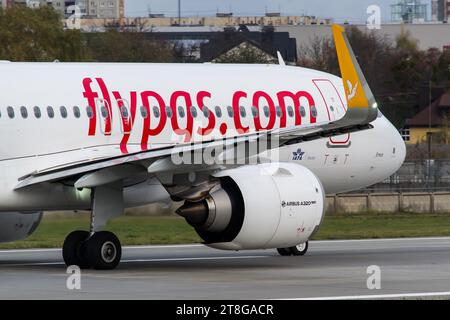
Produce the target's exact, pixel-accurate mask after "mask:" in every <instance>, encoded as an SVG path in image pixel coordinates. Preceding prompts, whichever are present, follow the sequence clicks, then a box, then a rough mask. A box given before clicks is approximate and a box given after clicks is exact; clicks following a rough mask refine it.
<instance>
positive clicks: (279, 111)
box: [276, 106, 283, 118]
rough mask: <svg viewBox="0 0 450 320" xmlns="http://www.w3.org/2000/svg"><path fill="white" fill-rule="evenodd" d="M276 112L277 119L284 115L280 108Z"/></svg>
mask: <svg viewBox="0 0 450 320" xmlns="http://www.w3.org/2000/svg"><path fill="white" fill-rule="evenodd" d="M276 110H277V117H278V118H281V116H282V115H283V113H282V112H281V108H280V107H279V106H278V107H277V109H276Z"/></svg>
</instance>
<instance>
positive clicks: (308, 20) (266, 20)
mask: <svg viewBox="0 0 450 320" xmlns="http://www.w3.org/2000/svg"><path fill="white" fill-rule="evenodd" d="M99 18H101V17H99ZM332 22H333V21H332V20H331V19H319V18H316V17H314V16H281V15H272V14H269V15H267V16H244V17H238V16H236V17H235V16H233V14H231V13H219V14H217V15H216V16H211V17H181V18H178V17H165V16H164V15H162V14H154V13H152V14H149V16H148V17H139V18H124V19H122V20H121V21H119V20H118V19H89V20H87V19H86V20H85V21H82V24H81V25H82V28H83V29H84V30H86V31H90V30H98V29H99V28H102V27H105V26H114V25H116V26H140V27H142V28H144V29H145V28H147V29H151V28H158V27H171V26H173V27H175V26H183V27H219V28H223V27H239V26H240V25H247V26H299V25H331V24H332Z"/></svg>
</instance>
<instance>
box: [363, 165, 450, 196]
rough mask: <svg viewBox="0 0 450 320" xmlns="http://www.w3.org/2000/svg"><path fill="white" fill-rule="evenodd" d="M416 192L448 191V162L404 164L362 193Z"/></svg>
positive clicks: (449, 186)
mask: <svg viewBox="0 0 450 320" xmlns="http://www.w3.org/2000/svg"><path fill="white" fill-rule="evenodd" d="M416 191H428V192H436V191H450V160H416V161H408V162H405V163H404V164H403V165H402V167H401V168H400V169H399V170H398V171H397V172H396V173H395V174H394V175H392V176H391V177H389V178H388V179H386V180H385V181H383V182H381V183H377V184H375V185H373V186H370V187H368V188H366V189H364V190H363V191H362V192H416ZM359 193H361V191H359Z"/></svg>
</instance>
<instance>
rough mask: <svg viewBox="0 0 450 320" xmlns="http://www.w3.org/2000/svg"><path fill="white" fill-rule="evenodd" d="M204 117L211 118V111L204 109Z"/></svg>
mask: <svg viewBox="0 0 450 320" xmlns="http://www.w3.org/2000/svg"><path fill="white" fill-rule="evenodd" d="M203 115H204V116H205V118H209V109H208V107H203Z"/></svg>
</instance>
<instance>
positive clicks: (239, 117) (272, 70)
mask: <svg viewBox="0 0 450 320" xmlns="http://www.w3.org/2000/svg"><path fill="white" fill-rule="evenodd" d="M0 72H1V74H2V75H3V76H2V77H1V78H0V87H1V94H0V112H1V116H0V128H1V129H0V130H1V131H2V134H1V136H0V172H1V177H0V211H33V210H76V209H88V208H89V206H90V199H91V197H90V191H89V190H76V189H75V188H73V187H72V186H70V185H63V184H51V183H48V184H45V185H38V186H34V187H33V186H32V187H29V188H27V189H24V190H20V191H15V190H14V188H15V186H16V185H17V184H18V180H19V178H20V177H22V176H24V175H27V174H30V173H32V172H35V171H41V170H47V169H51V168H61V167H64V166H70V165H74V164H80V163H83V162H87V161H92V160H95V159H103V158H109V157H114V156H120V155H123V154H132V153H135V152H140V151H146V150H156V149H159V148H166V147H170V146H173V145H174V144H184V143H190V142H198V141H212V140H217V139H223V138H225V137H233V136H238V135H244V134H249V133H253V132H257V131H259V132H260V131H266V130H272V129H276V128H288V127H294V126H306V125H314V124H320V123H326V122H331V121H334V120H337V119H339V118H341V117H342V116H343V115H344V114H345V112H346V108H347V103H346V101H347V98H346V93H345V91H344V87H343V85H342V80H341V79H340V78H338V77H336V76H333V75H330V74H326V73H322V72H318V71H314V70H309V69H304V68H298V67H284V66H276V65H215V64H203V65H201V64H93V63H92V64H81V63H0ZM372 125H373V128H372V129H368V130H364V131H360V132H356V133H352V134H346V135H342V136H336V137H333V138H323V139H319V140H314V141H309V142H302V143H299V144H297V145H290V146H288V147H283V148H280V149H279V152H278V153H277V155H276V157H274V158H273V159H272V160H274V161H290V162H296V163H298V164H301V165H303V166H305V167H307V168H309V169H310V170H312V171H313V172H314V173H315V174H316V175H317V176H318V177H319V179H320V180H321V182H322V184H323V186H324V188H325V190H326V192H327V193H329V194H331V193H339V192H345V191H350V190H356V189H360V188H362V187H365V186H368V185H371V184H373V183H376V182H378V181H381V180H383V179H385V178H386V177H388V176H389V175H391V174H392V173H394V172H395V171H396V170H397V169H398V168H399V167H400V165H401V164H402V162H403V160H404V157H405V145H404V143H403V141H402V139H401V137H400V135H399V134H398V132H397V130H396V129H395V127H394V126H392V124H390V123H389V121H388V120H387V119H386V118H385V117H383V116H382V115H381V114H380V116H379V117H378V119H376V120H375V121H374V122H373V123H372ZM299 183H301V181H299ZM143 190H145V191H143ZM167 196H168V195H167V194H166V193H165V192H164V190H163V189H162V187H161V185H159V183H158V182H157V181H156V180H155V179H152V178H149V180H148V181H145V182H142V183H141V184H139V185H135V186H131V187H129V188H127V189H125V202H126V203H127V206H135V205H142V204H145V203H151V202H155V201H160V200H162V199H164V198H165V197H167Z"/></svg>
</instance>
